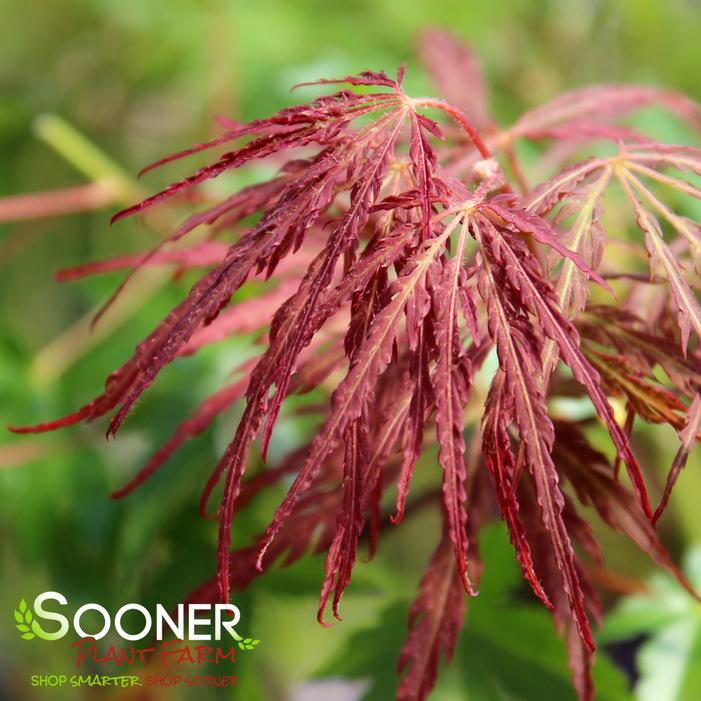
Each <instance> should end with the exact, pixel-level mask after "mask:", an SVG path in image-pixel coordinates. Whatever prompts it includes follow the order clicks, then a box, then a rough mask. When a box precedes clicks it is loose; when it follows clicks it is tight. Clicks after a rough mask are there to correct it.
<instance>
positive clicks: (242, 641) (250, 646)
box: [232, 632, 260, 650]
mask: <svg viewBox="0 0 701 701" xmlns="http://www.w3.org/2000/svg"><path fill="white" fill-rule="evenodd" d="M232 635H233V636H234V640H236V641H238V644H239V648H241V650H255V649H256V647H257V646H258V643H259V642H260V640H257V639H256V638H243V637H241V636H240V635H239V634H238V633H236V632H234V633H232Z"/></svg>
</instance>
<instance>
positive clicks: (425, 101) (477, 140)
mask: <svg viewBox="0 0 701 701" xmlns="http://www.w3.org/2000/svg"><path fill="white" fill-rule="evenodd" d="M414 103H415V104H418V105H424V106H425V107H435V108H436V109H437V110H442V111H443V112H445V113H446V114H449V115H450V116H451V117H452V118H453V119H454V120H455V121H456V122H457V123H458V124H459V125H460V126H461V127H462V128H463V129H464V130H465V133H466V134H467V135H468V136H469V137H470V140H471V141H472V143H473V144H474V145H475V146H476V147H477V150H478V151H479V152H480V153H481V154H482V157H483V158H494V156H492V152H491V151H490V150H489V147H488V146H487V144H485V143H484V141H482V137H481V136H480V135H479V132H478V131H477V129H475V127H474V126H473V124H472V122H471V121H470V120H469V119H468V118H467V116H466V115H464V114H463V113H462V112H461V111H460V110H459V109H457V108H456V107H453V106H452V105H451V104H449V103H447V102H445V101H444V100H437V99H435V98H432V97H420V98H418V99H417V100H414Z"/></svg>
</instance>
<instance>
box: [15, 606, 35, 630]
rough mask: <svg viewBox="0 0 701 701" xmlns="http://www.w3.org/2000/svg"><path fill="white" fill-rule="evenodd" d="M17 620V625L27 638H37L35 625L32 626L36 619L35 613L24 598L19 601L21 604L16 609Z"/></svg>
mask: <svg viewBox="0 0 701 701" xmlns="http://www.w3.org/2000/svg"><path fill="white" fill-rule="evenodd" d="M15 621H16V623H15V627H16V628H17V630H18V631H19V632H20V634H21V635H22V637H23V638H24V639H25V640H32V639H34V638H36V631H34V630H33V626H32V628H30V626H31V625H32V622H33V621H34V614H33V613H32V610H31V609H30V608H29V606H27V602H26V601H25V600H24V599H22V600H21V601H20V602H19V606H18V607H17V608H16V609H15Z"/></svg>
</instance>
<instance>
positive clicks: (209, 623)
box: [14, 591, 260, 650]
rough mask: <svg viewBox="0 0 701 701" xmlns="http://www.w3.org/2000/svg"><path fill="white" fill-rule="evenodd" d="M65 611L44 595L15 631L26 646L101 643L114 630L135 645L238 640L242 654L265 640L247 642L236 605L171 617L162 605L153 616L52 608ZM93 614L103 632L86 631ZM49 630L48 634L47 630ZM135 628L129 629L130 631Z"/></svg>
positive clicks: (20, 616)
mask: <svg viewBox="0 0 701 701" xmlns="http://www.w3.org/2000/svg"><path fill="white" fill-rule="evenodd" d="M52 604H54V605H57V606H61V607H65V606H67V605H68V600H67V599H66V597H65V596H64V595H63V594H61V593H59V592H55V591H47V592H44V593H43V594H39V595H38V596H37V597H36V598H35V599H34V602H33V604H32V606H31V607H30V606H29V605H28V604H27V601H26V600H25V599H21V600H20V602H19V604H18V606H17V608H16V609H15V610H14V617H15V627H16V628H17V630H18V632H19V634H20V636H21V637H22V638H23V639H24V640H33V639H34V638H40V639H41V640H49V641H54V640H60V639H61V638H63V637H65V636H66V635H68V634H69V633H70V632H71V629H72V632H73V633H74V634H75V635H76V637H78V638H80V639H81V640H93V641H96V640H100V639H102V638H104V637H105V636H106V635H108V634H109V633H110V632H112V631H113V630H114V632H115V633H116V634H117V635H118V636H119V637H121V638H123V639H124V640H128V641H130V642H134V641H139V640H143V639H146V638H148V639H155V640H157V641H158V642H161V641H163V639H164V637H165V636H168V635H171V634H172V635H173V636H174V637H175V638H177V639H179V640H185V639H188V640H194V641H216V642H219V641H221V640H222V638H224V639H226V638H227V637H230V638H232V639H233V640H234V641H235V642H236V643H237V644H238V647H239V648H240V649H241V650H253V649H254V648H255V647H256V646H257V645H258V643H260V640H258V639H256V638H248V637H243V636H242V635H239V633H237V631H236V629H235V626H236V625H237V624H238V623H239V621H240V620H241V612H240V611H239V609H238V607H236V606H234V605H233V604H213V605H212V604H189V605H188V606H187V607H186V606H185V605H184V604H178V606H177V611H176V612H175V613H174V614H173V615H171V613H169V612H168V610H167V609H166V608H165V607H164V606H163V605H162V604H157V605H156V609H155V611H154V612H153V613H152V612H151V611H149V610H148V609H147V608H146V607H145V606H142V605H141V604H137V603H128V604H125V605H124V606H122V607H120V608H119V609H118V610H117V611H116V612H115V614H114V616H112V615H111V614H110V612H109V611H108V610H107V609H106V608H105V607H104V606H101V605H100V604H96V603H88V604H83V605H82V606H80V607H79V608H78V609H77V610H76V612H75V613H74V615H73V617H72V618H70V619H69V618H68V617H67V616H65V615H64V614H62V613H59V612H58V611H55V610H52V608H50V607H51V605H52ZM87 614H91V615H92V617H93V618H95V617H97V618H98V619H101V622H100V623H99V624H98V628H97V629H95V630H93V629H90V630H86V625H87V624H86V623H85V621H84V618H85V617H86V615H87ZM127 616H131V618H132V619H133V618H134V617H136V618H137V619H139V620H138V623H137V624H136V626H135V627H134V624H133V620H132V622H131V624H130V626H127V625H126V623H125V621H124V619H125V617H127ZM47 624H48V626H49V628H50V629H49V630H48V631H47V630H46V628H45V627H44V626H45V625H47ZM127 628H129V629H127Z"/></svg>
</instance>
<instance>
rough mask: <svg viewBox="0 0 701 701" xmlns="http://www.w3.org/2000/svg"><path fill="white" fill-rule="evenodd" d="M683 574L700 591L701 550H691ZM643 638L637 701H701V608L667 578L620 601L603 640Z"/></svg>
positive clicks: (657, 579)
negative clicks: (640, 592) (694, 700)
mask: <svg viewBox="0 0 701 701" xmlns="http://www.w3.org/2000/svg"><path fill="white" fill-rule="evenodd" d="M684 570H685V572H686V574H687V575H688V577H689V579H690V580H691V582H692V584H693V585H694V586H695V587H696V589H697V590H698V589H699V588H701V548H695V549H693V550H691V551H690V552H689V553H688V555H687V557H686V558H685V566H684ZM639 635H646V636H648V639H647V640H646V641H645V642H644V643H643V644H642V645H641V647H640V650H639V651H638V654H637V663H638V667H639V670H638V671H639V673H640V679H639V681H638V682H637V684H636V686H635V698H636V699H638V700H639V701H691V700H692V699H699V698H701V604H700V603H699V602H698V601H695V600H694V599H693V598H692V597H691V596H690V595H689V594H688V593H687V592H686V591H684V589H682V588H681V587H680V586H679V584H678V583H677V582H676V581H674V580H673V579H671V578H670V577H667V576H666V575H662V574H657V575H655V576H654V577H652V579H651V580H650V592H649V594H646V595H642V594H641V595H636V596H630V597H627V598H626V599H624V600H623V601H622V602H621V603H620V604H619V605H618V606H617V608H616V609H615V610H614V611H613V613H612V614H611V615H610V616H609V618H608V620H607V622H606V627H605V633H604V636H603V640H604V641H605V642H619V641H626V640H630V639H631V638H634V637H635V636H639Z"/></svg>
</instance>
